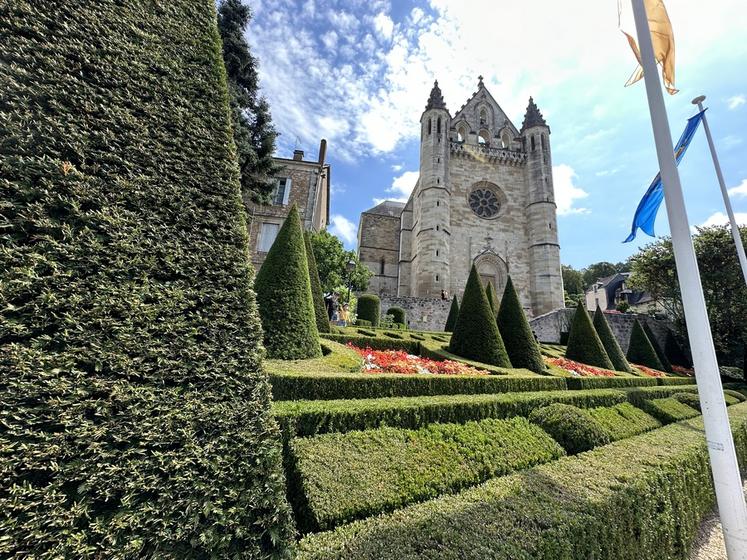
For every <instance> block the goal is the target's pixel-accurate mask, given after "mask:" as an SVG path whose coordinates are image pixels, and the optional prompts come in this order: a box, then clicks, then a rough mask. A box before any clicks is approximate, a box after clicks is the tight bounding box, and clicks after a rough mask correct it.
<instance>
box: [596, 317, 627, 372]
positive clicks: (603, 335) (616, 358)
mask: <svg viewBox="0 0 747 560" xmlns="http://www.w3.org/2000/svg"><path fill="white" fill-rule="evenodd" d="M593 323H594V329H595V330H596V331H597V334H598V335H599V340H601V341H602V346H604V349H605V351H606V352H607V356H608V357H609V359H610V362H612V365H613V367H614V369H615V370H617V371H624V372H626V373H633V370H632V369H631V368H630V364H629V363H628V360H626V359H625V354H624V353H623V351H622V348H620V344H619V343H618V342H617V337H615V335H614V334H612V329H610V325H609V323H607V317H605V316H604V313H603V312H602V309H601V308H600V307H599V306H598V305H597V309H596V311H594V322H593Z"/></svg>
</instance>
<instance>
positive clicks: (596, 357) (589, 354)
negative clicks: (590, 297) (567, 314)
mask: <svg viewBox="0 0 747 560" xmlns="http://www.w3.org/2000/svg"><path fill="white" fill-rule="evenodd" d="M565 357H566V358H568V359H569V360H575V361H576V362H581V363H582V364H588V365H590V366H596V367H600V368H604V369H614V366H613V365H612V362H611V361H610V359H609V356H607V351H606V350H605V349H604V346H603V345H602V341H601V340H600V339H599V335H598V334H597V331H596V330H595V329H594V325H593V324H592V323H591V319H589V314H588V313H587V312H586V309H585V308H584V304H583V303H582V302H579V304H578V306H577V307H576V312H575V313H574V314H573V319H572V320H571V330H570V334H569V335H568V347H567V348H566V350H565Z"/></svg>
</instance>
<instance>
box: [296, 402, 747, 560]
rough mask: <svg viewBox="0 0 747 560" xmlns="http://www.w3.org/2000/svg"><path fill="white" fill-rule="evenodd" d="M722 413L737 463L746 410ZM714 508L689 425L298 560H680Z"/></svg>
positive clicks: (378, 522) (483, 491) (398, 516)
mask: <svg viewBox="0 0 747 560" xmlns="http://www.w3.org/2000/svg"><path fill="white" fill-rule="evenodd" d="M729 412H730V414H729V416H730V419H731V425H732V426H733V433H734V439H735V447H736V450H737V457H738V459H739V461H740V464H744V463H745V461H747V431H745V428H744V422H745V419H747V404H743V405H740V406H737V407H733V408H732V409H730V411H729ZM713 504H714V498H713V479H712V477H711V472H710V469H709V463H708V450H707V447H706V445H705V441H704V439H703V422H702V419H701V418H697V419H694V420H690V421H687V422H684V423H682V424H674V425H671V426H667V427H664V428H661V429H658V430H653V431H651V432H649V433H646V434H642V435H640V436H637V437H635V438H632V439H629V440H623V441H620V442H617V443H614V444H612V445H608V446H604V447H600V448H597V449H595V450H594V451H591V452H588V453H584V454H582V455H577V456H575V457H569V458H566V459H563V460H560V461H553V462H551V463H548V464H545V465H540V466H537V467H534V468H532V469H530V470H528V471H524V472H520V473H516V474H512V475H509V476H505V477H500V478H494V479H492V480H489V481H488V482H486V483H485V484H482V485H480V486H478V487H476V488H472V489H469V490H465V491H463V492H461V493H459V494H457V495H453V496H443V497H441V498H437V499H435V500H430V501H428V502H424V503H422V504H415V505H412V506H409V507H406V508H404V509H401V510H398V511H395V512H393V513H390V514H385V515H380V516H376V517H371V518H369V519H366V520H363V521H356V522H353V523H351V524H348V525H344V526H341V527H339V528H338V529H336V530H334V531H331V532H326V533H319V534H317V535H310V536H308V537H306V538H305V539H303V540H302V541H301V543H300V546H299V548H300V552H299V555H298V559H299V560H400V559H403V558H418V557H422V556H423V551H437V552H436V553H434V554H432V555H431V557H433V558H436V557H444V558H446V557H448V558H459V559H460V560H483V559H485V558H490V559H491V560H517V559H529V558H532V559H538V560H557V559H561V558H562V559H574V558H594V559H597V560H619V559H621V558H652V559H653V558H687V557H688V554H689V552H690V549H691V547H692V542H693V541H694V539H695V535H696V534H697V530H698V526H699V524H700V520H701V519H702V516H703V515H705V514H706V513H707V512H709V511H710V510H711V508H712V507H713Z"/></svg>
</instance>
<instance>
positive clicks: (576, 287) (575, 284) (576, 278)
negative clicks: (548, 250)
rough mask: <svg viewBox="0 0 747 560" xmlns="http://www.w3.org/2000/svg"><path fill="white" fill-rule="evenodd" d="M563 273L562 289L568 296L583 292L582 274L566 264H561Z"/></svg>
mask: <svg viewBox="0 0 747 560" xmlns="http://www.w3.org/2000/svg"><path fill="white" fill-rule="evenodd" d="M561 271H562V274H563V289H564V290H565V291H566V292H567V293H568V295H569V296H574V295H577V294H583V293H584V275H583V274H582V273H581V272H579V271H578V270H576V269H575V268H573V267H572V266H568V265H566V264H564V265H562V266H561Z"/></svg>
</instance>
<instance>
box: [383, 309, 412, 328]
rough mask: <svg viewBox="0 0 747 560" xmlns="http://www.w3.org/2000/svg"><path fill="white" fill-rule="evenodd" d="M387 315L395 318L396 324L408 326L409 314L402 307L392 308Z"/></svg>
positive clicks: (387, 311)
mask: <svg viewBox="0 0 747 560" xmlns="http://www.w3.org/2000/svg"><path fill="white" fill-rule="evenodd" d="M386 314H387V315H391V316H392V317H394V323H395V324H396V323H398V324H400V325H407V313H406V312H405V310H404V309H402V308H401V307H390V308H389V309H387V310H386Z"/></svg>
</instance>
